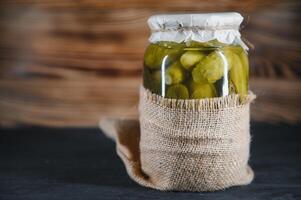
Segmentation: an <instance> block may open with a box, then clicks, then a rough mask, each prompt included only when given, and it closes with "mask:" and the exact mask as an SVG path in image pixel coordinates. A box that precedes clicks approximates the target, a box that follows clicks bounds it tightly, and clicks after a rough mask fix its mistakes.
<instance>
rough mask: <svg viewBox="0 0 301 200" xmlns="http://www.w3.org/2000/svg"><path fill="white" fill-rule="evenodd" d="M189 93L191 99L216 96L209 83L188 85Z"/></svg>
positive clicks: (213, 88) (191, 83)
mask: <svg viewBox="0 0 301 200" xmlns="http://www.w3.org/2000/svg"><path fill="white" fill-rule="evenodd" d="M189 92H190V98H191V99H202V98H213V97H216V96H217V92H216V89H215V87H214V86H213V84H211V83H204V84H203V83H195V82H193V81H191V82H190V83H189Z"/></svg>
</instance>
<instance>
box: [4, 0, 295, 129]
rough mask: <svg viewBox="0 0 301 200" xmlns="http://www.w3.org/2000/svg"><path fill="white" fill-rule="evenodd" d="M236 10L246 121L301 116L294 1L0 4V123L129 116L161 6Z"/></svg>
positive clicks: (74, 122) (87, 121) (71, 122)
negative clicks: (246, 60)
mask: <svg viewBox="0 0 301 200" xmlns="http://www.w3.org/2000/svg"><path fill="white" fill-rule="evenodd" d="M215 11H238V12H240V13H242V14H243V16H244V17H245V22H244V24H243V28H242V33H243V36H244V37H245V38H246V39H247V40H248V41H250V42H251V43H252V44H253V45H254V47H255V48H254V49H252V50H251V51H250V60H251V76H252V78H251V83H250V84H251V88H252V90H253V91H254V92H255V93H256V94H257V95H258V98H257V100H256V103H255V104H254V105H253V108H252V119H253V120H255V121H264V122H271V123H274V122H285V123H298V122H300V121H301V101H300V100H301V99H300V97H301V87H300V86H301V80H300V76H301V70H300V69H301V68H300V67H301V66H300V64H301V58H300V52H301V38H300V34H301V27H300V22H301V12H300V11H301V3H300V1H297V0H288V1H280V0H278V1H277V0H265V1H259V0H253V1H252V0H245V1H239V0H227V1H224V0H216V1H211V0H203V1H198V0H172V1H170V0H169V1H162V0H152V1H151V0H140V1H139V0H127V1H122V0H115V1H109V0H102V1H69V0H60V1H59V0H54V1H46V0H43V1H33V0H27V1H25V0H2V1H1V2H0V124H1V125H2V126H14V125H18V124H28V125H45V126H97V123H98V121H99V119H100V118H101V117H103V116H119V117H124V118H134V117H136V116H137V101H138V88H139V84H140V82H141V71H142V58H143V52H144V49H145V47H146V45H147V43H148V41H147V39H148V36H149V30H148V27H147V24H146V20H147V18H148V17H149V16H151V15H153V14H159V13H188V12H194V13H196V12H215Z"/></svg>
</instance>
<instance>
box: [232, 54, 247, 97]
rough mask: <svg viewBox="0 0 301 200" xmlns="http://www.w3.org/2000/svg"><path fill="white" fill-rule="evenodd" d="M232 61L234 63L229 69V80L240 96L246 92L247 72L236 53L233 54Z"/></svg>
mask: <svg viewBox="0 0 301 200" xmlns="http://www.w3.org/2000/svg"><path fill="white" fill-rule="evenodd" d="M233 62H234V63H235V64H234V65H233V66H232V69H231V70H230V80H231V82H232V83H233V85H234V87H235V91H236V93H237V94H240V95H241V96H242V97H243V96H245V95H247V93H248V83H247V74H248V72H247V71H246V70H245V68H244V66H243V65H242V62H241V61H240V58H239V56H238V55H236V54H234V56H233Z"/></svg>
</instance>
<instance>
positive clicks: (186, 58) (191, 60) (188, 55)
mask: <svg viewBox="0 0 301 200" xmlns="http://www.w3.org/2000/svg"><path fill="white" fill-rule="evenodd" d="M204 57H205V54H204V53H201V52H200V51H187V52H185V53H184V54H183V55H182V56H181V58H180V62H181V64H182V66H183V67H184V68H185V69H187V70H191V69H192V67H193V66H194V65H195V64H197V63H198V62H200V61H201V60H202V59H203V58H204Z"/></svg>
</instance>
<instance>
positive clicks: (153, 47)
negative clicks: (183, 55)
mask: <svg viewBox="0 0 301 200" xmlns="http://www.w3.org/2000/svg"><path fill="white" fill-rule="evenodd" d="M164 44H165V45H163V44H161V45H160V44H150V45H149V46H148V47H147V49H146V52H145V55H144V64H145V65H146V66H147V67H148V68H150V69H160V68H161V65H162V62H163V59H164V58H166V64H168V63H170V62H172V61H173V60H175V59H176V57H177V55H178V54H179V47H177V48H175V47H173V48H171V47H170V46H169V45H166V43H164ZM173 46H175V45H173Z"/></svg>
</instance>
